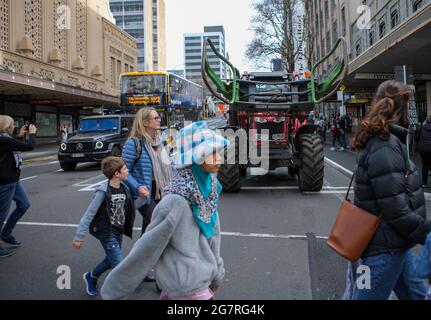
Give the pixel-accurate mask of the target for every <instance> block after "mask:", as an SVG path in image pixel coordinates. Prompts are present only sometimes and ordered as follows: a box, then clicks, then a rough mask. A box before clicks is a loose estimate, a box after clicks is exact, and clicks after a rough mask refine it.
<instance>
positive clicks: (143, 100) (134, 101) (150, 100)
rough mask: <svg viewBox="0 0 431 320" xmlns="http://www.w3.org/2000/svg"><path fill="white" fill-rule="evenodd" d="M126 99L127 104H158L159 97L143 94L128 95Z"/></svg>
mask: <svg viewBox="0 0 431 320" xmlns="http://www.w3.org/2000/svg"><path fill="white" fill-rule="evenodd" d="M127 101H128V102H129V104H131V105H134V106H136V105H147V104H149V103H152V104H156V103H158V104H160V101H161V99H160V97H157V96H156V97H147V96H143V97H129V98H127Z"/></svg>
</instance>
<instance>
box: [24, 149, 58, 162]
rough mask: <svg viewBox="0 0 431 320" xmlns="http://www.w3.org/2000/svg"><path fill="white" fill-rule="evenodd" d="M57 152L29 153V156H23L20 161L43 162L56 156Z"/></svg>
mask: <svg viewBox="0 0 431 320" xmlns="http://www.w3.org/2000/svg"><path fill="white" fill-rule="evenodd" d="M57 153H58V151H57V150H55V151H52V152H51V151H50V152H33V153H32V152H31V151H30V153H29V154H23V157H22V159H23V160H24V161H28V160H38V159H40V160H44V159H45V158H47V157H54V156H57Z"/></svg>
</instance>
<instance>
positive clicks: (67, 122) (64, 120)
mask: <svg viewBox="0 0 431 320" xmlns="http://www.w3.org/2000/svg"><path fill="white" fill-rule="evenodd" d="M62 125H64V126H66V128H67V130H68V132H69V133H72V132H73V130H74V129H75V128H74V126H73V116H70V115H67V114H61V115H60V128H61V126H62Z"/></svg>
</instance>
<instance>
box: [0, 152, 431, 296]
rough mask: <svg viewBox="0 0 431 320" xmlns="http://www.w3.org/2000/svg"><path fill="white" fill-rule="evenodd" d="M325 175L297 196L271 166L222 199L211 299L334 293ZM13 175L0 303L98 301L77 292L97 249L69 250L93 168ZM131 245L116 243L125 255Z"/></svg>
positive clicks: (334, 203) (336, 186)
mask: <svg viewBox="0 0 431 320" xmlns="http://www.w3.org/2000/svg"><path fill="white" fill-rule="evenodd" d="M325 170H326V175H325V188H324V190H323V191H322V192H321V193H319V194H301V193H300V192H299V191H298V189H297V187H296V181H295V180H294V179H292V178H291V177H289V176H288V174H287V171H286V170H285V169H278V170H277V171H274V172H271V173H270V174H269V175H267V176H261V177H259V176H254V175H252V174H253V173H255V172H249V173H248V176H247V177H246V178H245V180H244V182H243V190H242V192H241V193H239V194H223V195H222V198H221V201H220V206H219V212H220V216H221V223H222V231H223V237H222V256H223V258H224V261H225V266H226V277H225V279H224V283H223V285H222V286H221V288H220V290H219V292H218V295H217V299H232V300H267V299H275V300H297V299H301V300H302V299H307V300H308V299H313V298H314V299H329V298H334V295H337V296H339V295H340V294H341V293H342V288H343V283H344V272H345V267H346V262H345V261H344V260H342V259H340V258H338V256H336V255H334V254H333V253H332V252H331V251H330V250H329V249H328V248H327V247H326V246H325V245H324V241H325V239H324V237H325V236H327V235H328V233H329V231H330V229H331V226H332V224H333V222H334V220H335V217H336V214H337V211H338V207H339V205H340V202H341V199H342V194H344V193H345V190H346V187H347V184H348V178H347V177H345V176H344V175H342V174H341V173H340V172H339V171H337V170H335V169H333V168H332V167H330V166H326V169H325ZM22 179H23V181H24V185H25V188H26V189H27V191H28V193H29V195H30V198H31V201H32V206H31V208H30V210H29V211H28V212H27V214H26V215H25V216H24V217H23V219H22V221H21V223H20V224H19V225H18V226H17V227H16V229H15V233H14V235H15V236H16V238H17V239H19V240H20V241H22V242H23V245H22V247H21V248H18V249H14V251H15V254H14V255H13V256H12V257H10V258H5V259H2V260H0V299H1V300H10V299H44V300H45V299H67V300H69V299H78V300H81V299H83V300H93V299H99V298H90V297H88V296H87V295H86V293H85V290H84V283H83V281H82V274H83V273H84V272H86V271H89V270H90V269H91V268H92V267H94V266H95V265H96V264H97V263H98V262H99V261H100V260H102V259H103V251H102V249H101V247H100V244H99V243H98V241H97V240H95V239H94V238H92V237H91V236H87V238H86V241H85V243H84V247H83V248H82V250H80V251H76V250H74V249H73V248H72V246H71V242H72V238H73V235H74V232H75V230H76V227H77V224H78V223H79V220H80V218H81V216H82V214H83V213H84V211H85V209H86V207H87V206H88V204H89V202H90V200H91V198H92V195H93V190H94V188H95V187H96V186H97V185H98V184H99V183H100V182H101V181H103V180H104V178H103V176H102V175H101V172H100V170H99V168H98V166H97V165H91V164H83V165H80V166H79V167H78V169H77V170H76V171H75V172H63V171H62V170H61V169H60V166H59V164H58V163H57V162H56V161H53V160H52V159H49V160H44V161H42V162H37V161H36V162H32V163H30V164H29V165H28V166H26V167H25V168H24V169H23V173H22ZM428 212H430V211H429V210H428ZM140 225H141V218H140V216H139V215H137V220H136V222H135V226H136V227H137V228H138V229H139V227H140ZM314 235H315V236H317V239H314V238H313V236H314ZM138 236H139V231H136V232H135V240H136V238H137V237H138ZM307 236H308V238H307ZM313 239H314V240H313ZM135 240H134V241H135ZM134 241H131V240H129V239H128V238H126V239H125V241H124V249H123V252H124V253H127V252H129V251H130V249H131V247H132V245H133V243H134ZM63 265H65V266H68V267H69V268H70V270H71V288H70V289H64V290H60V289H58V288H57V280H58V277H59V276H60V274H57V268H58V267H59V266H63ZM102 280H103V279H102ZM131 298H132V299H158V293H157V291H156V290H155V288H154V285H153V284H144V285H142V286H141V287H140V288H138V290H137V292H136V293H135V294H134V295H133V296H132V297H131Z"/></svg>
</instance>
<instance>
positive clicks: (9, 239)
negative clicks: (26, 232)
mask: <svg viewBox="0 0 431 320" xmlns="http://www.w3.org/2000/svg"><path fill="white" fill-rule="evenodd" d="M0 239H1V240H2V241H3V242H4V243H5V244H6V246H8V247H9V248H17V247H19V246H21V242H19V241H18V240H16V239H15V238H14V236H12V235H11V234H10V235H8V236H5V235H0Z"/></svg>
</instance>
